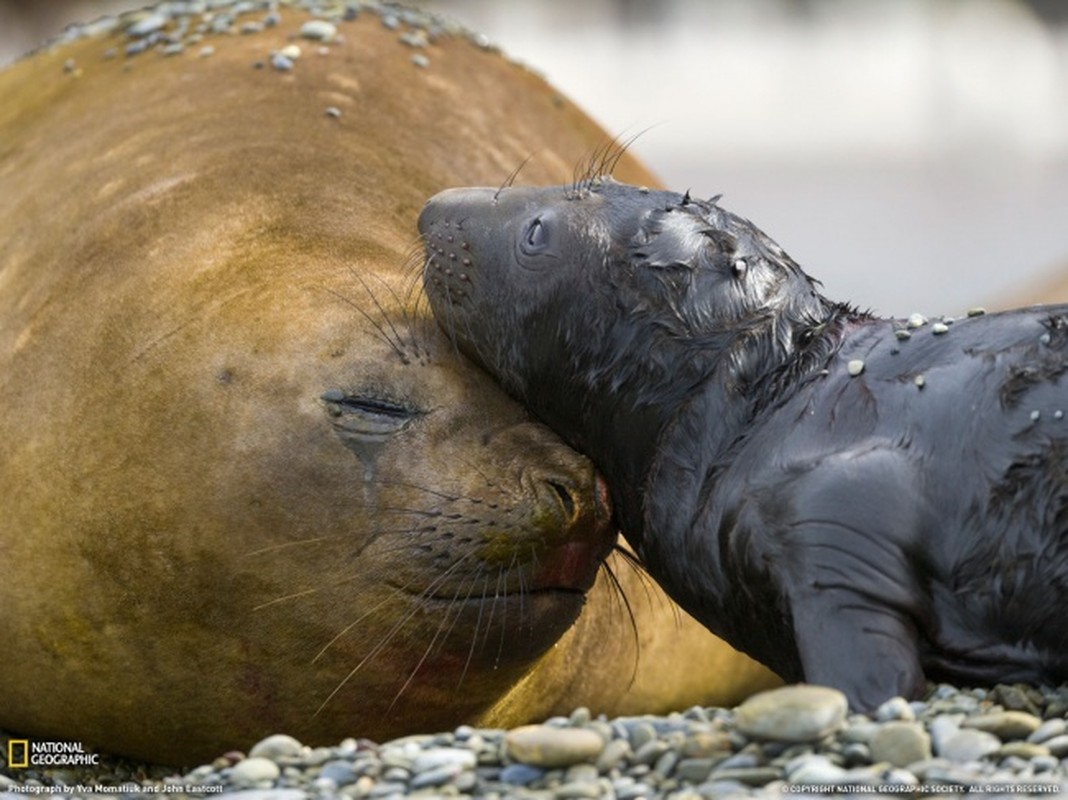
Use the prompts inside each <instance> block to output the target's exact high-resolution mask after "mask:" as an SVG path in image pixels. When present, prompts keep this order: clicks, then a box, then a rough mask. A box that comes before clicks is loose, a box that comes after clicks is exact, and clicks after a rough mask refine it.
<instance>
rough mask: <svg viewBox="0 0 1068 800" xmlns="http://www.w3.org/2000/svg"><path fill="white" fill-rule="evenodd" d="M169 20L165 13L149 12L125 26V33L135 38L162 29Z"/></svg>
mask: <svg viewBox="0 0 1068 800" xmlns="http://www.w3.org/2000/svg"><path fill="white" fill-rule="evenodd" d="M169 21H170V20H169V18H168V17H167V15H166V14H149V15H148V16H147V17H142V18H141V19H139V20H138V21H137V22H135V23H134V24H133V25H131V26H130V27H129V28H127V29H126V35H127V36H131V37H136V38H140V37H142V36H147V35H148V34H150V33H155V32H156V31H161V30H163V28H165V27H166V26H167V23H168V22H169Z"/></svg>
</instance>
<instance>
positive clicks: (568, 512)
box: [547, 481, 575, 520]
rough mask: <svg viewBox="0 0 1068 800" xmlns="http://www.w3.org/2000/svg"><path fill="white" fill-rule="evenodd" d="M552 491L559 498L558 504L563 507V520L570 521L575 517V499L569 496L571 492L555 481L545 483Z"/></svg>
mask: <svg viewBox="0 0 1068 800" xmlns="http://www.w3.org/2000/svg"><path fill="white" fill-rule="evenodd" d="M547 483H548V484H549V486H551V487H552V490H553V491H554V492H556V496H557V497H559V498H560V504H561V505H562V506H563V507H564V518H565V519H567V520H571V519H573V518H574V516H575V498H573V497H572V496H571V492H569V491H568V489H567V487H566V486H564V485H563V484H562V483H557V482H556V481H547Z"/></svg>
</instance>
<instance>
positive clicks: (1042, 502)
mask: <svg viewBox="0 0 1068 800" xmlns="http://www.w3.org/2000/svg"><path fill="white" fill-rule="evenodd" d="M419 230H420V232H421V233H422V235H423V237H424V239H425V241H426V246H427V254H428V258H427V263H426V271H425V284H426V288H427V291H428V294H429V297H430V302H431V305H432V307H433V310H434V313H435V315H436V316H437V318H438V320H439V321H440V323H441V324H442V325H443V327H444V328H445V329H446V331H447V332H448V333H449V334H450V335H451V336H452V337H453V338H454V340H455V341H456V343H457V344H458V345H459V347H460V348H461V349H462V350H463V352H465V353H467V354H468V355H470V356H471V357H473V358H474V359H475V360H477V361H478V362H479V363H480V364H482V365H483V366H484V367H485V368H486V369H487V370H489V371H490V372H491V373H492V374H493V375H495V376H496V377H497V378H498V379H499V380H500V381H501V382H502V383H503V385H504V386H505V387H506V388H507V389H508V391H509V392H511V393H512V394H514V395H515V396H516V397H517V398H519V399H520V400H521V401H522V402H524V403H526V404H527V405H528V406H529V407H530V408H531V409H532V410H533V411H534V412H535V413H536V414H537V415H538V416H539V417H541V418H542V419H543V420H545V421H546V422H547V423H548V424H549V425H551V426H552V427H554V428H555V429H556V430H557V431H558V432H560V433H561V434H562V435H563V436H564V437H565V438H566V439H568V440H569V441H570V442H571V443H572V444H573V445H574V446H575V447H576V448H577V449H579V450H581V451H584V452H585V453H587V454H588V455H590V456H591V457H592V458H593V460H594V461H595V463H596V464H597V465H598V466H599V468H600V469H601V470H602V471H603V472H604V474H605V476H606V477H607V479H608V483H609V486H610V487H611V489H612V494H613V500H614V502H615V505H616V509H617V514H618V519H619V522H620V525H621V527H622V530H623V531H624V533H625V535H626V536H627V538H628V539H629V540H630V542H631V543H632V545H633V546H634V547H635V548H636V549H637V551H638V552H639V553H640V555H641V557H642V559H643V560H644V561H645V563H646V565H647V566H648V569H649V571H650V572H651V573H652V575H653V576H654V577H655V578H656V579H657V580H658V581H660V582H661V583H662V584H663V585H664V587H665V588H666V589H667V590H668V591H669V593H670V594H671V595H672V596H673V597H675V598H676V599H677V600H678V601H679V602H680V603H681V604H682V605H683V606H684V607H685V608H686V609H688V610H689V611H690V612H691V613H693V614H694V615H695V616H697V617H698V618H699V619H700V620H702V621H703V622H704V623H705V624H706V625H707V626H708V627H709V628H710V629H712V630H713V631H714V632H715V633H717V634H718V635H720V636H722V637H723V638H725V639H726V640H727V641H729V642H731V643H732V644H734V645H735V646H736V647H738V648H740V649H742V650H744V651H745V652H747V653H749V654H751V655H753V656H755V657H756V658H758V659H759V660H761V661H763V662H764V663H765V664H767V665H768V666H770V667H771V668H772V669H774V670H776V671H777V672H779V673H780V674H781V675H782V676H783V677H784V678H786V679H788V680H801V679H804V680H806V681H809V682H815V683H822V684H827V685H830V686H835V687H838V688H839V689H841V690H843V691H844V692H845V693H846V694H847V696H848V697H849V699H850V701H851V703H852V705H853V706H854V707H855V708H859V709H871V708H873V707H875V706H876V705H878V704H879V703H880V702H882V701H884V700H886V699H887V698H889V697H892V696H894V695H903V696H905V697H916V696H917V695H918V694H920V693H921V692H922V691H923V689H924V678H925V676H926V677H928V678H932V679H951V680H955V681H960V682H966V683H967V682H982V683H990V682H996V681H1034V682H1061V681H1064V680H1066V679H1068V614H1066V613H1065V610H1066V608H1068V417H1066V414H1068V377H1065V375H1064V373H1065V371H1066V368H1068V307H1064V306H1059V307H1048V308H1033V309H1026V310H1019V311H1012V312H1007V313H1001V314H990V315H985V316H973V317H969V318H965V319H960V320H956V321H948V320H947V321H945V324H944V325H943V324H937V325H935V324H931V323H927V324H924V325H922V326H921V327H917V328H909V326H908V323H907V322H906V321H905V320H901V319H877V318H874V317H872V316H870V315H868V314H864V313H860V312H858V311H856V310H855V309H853V308H850V307H848V306H846V305H842V304H840V303H835V302H832V301H829V300H827V299H825V298H824V297H822V296H821V295H820V293H819V292H818V290H817V284H816V282H814V281H813V280H812V279H811V278H809V277H808V276H807V275H806V274H805V273H804V272H803V271H802V270H801V269H800V267H798V266H797V264H795V263H794V262H793V261H792V260H791V259H790V258H789V257H788V256H787V255H786V254H785V253H784V252H783V251H782V250H781V249H780V248H779V247H778V246H777V245H776V244H775V243H774V242H772V241H771V240H770V239H769V238H768V237H767V236H765V235H764V234H763V233H762V232H761V231H759V230H758V229H757V228H756V227H754V226H753V225H752V224H751V223H749V222H748V221H746V220H743V219H741V218H739V217H737V216H735V215H733V214H731V213H729V212H727V211H725V210H723V209H721V208H720V207H719V206H717V205H716V203H715V201H710V202H703V201H698V200H693V199H690V198H689V197H688V196H682V195H679V194H675V193H671V192H661V191H648V190H645V189H639V188H636V187H632V186H626V185H623V184H619V183H616V182H614V181H611V180H609V179H598V180H595V181H591V182H588V183H586V184H583V185H580V186H577V187H555V188H537V189H534V188H507V189H504V190H503V191H497V190H495V189H454V190H450V191H446V192H442V193H441V194H439V195H437V196H435V197H434V198H432V199H431V200H430V201H429V202H428V203H427V205H426V207H425V208H424V210H423V212H422V215H421V216H420V219H419Z"/></svg>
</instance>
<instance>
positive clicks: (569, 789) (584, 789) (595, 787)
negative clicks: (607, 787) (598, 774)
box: [553, 782, 601, 800]
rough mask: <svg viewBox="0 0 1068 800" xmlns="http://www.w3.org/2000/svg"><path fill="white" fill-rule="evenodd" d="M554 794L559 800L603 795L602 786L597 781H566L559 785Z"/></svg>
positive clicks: (579, 799)
mask: <svg viewBox="0 0 1068 800" xmlns="http://www.w3.org/2000/svg"><path fill="white" fill-rule="evenodd" d="M553 796H554V797H556V798H558V800H586V798H594V797H600V796H601V786H600V784H597V783H584V782H582V783H565V784H564V785H563V786H560V787H558V788H557V789H556V790H555V791H554V792H553Z"/></svg>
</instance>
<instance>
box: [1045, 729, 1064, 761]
mask: <svg viewBox="0 0 1068 800" xmlns="http://www.w3.org/2000/svg"><path fill="white" fill-rule="evenodd" d="M1042 744H1043V745H1045V747H1046V749H1047V750H1049V752H1050V755H1054V756H1057V758H1065V757H1068V735H1064V734H1062V735H1061V736H1054V737H1053V738H1052V739H1046V741H1044V742H1042Z"/></svg>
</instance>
